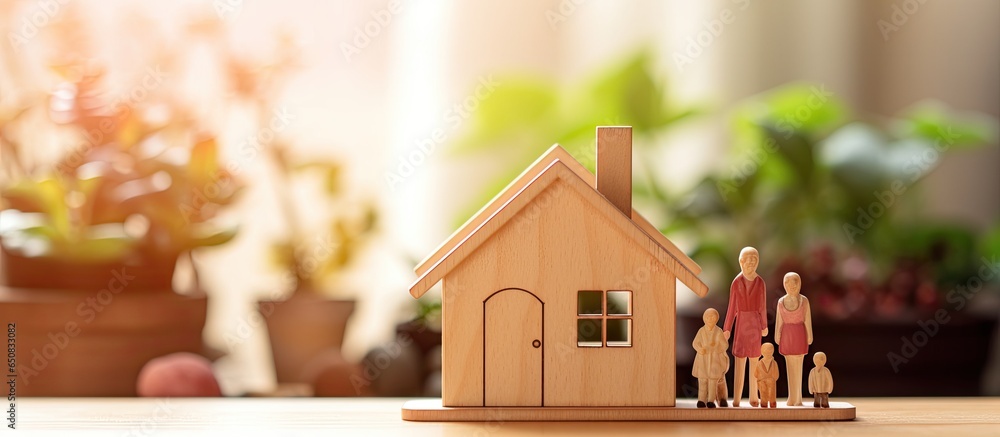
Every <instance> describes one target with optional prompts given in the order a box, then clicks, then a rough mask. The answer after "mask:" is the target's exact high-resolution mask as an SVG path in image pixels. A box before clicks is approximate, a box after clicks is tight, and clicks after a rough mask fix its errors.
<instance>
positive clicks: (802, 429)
mask: <svg viewBox="0 0 1000 437" xmlns="http://www.w3.org/2000/svg"><path fill="white" fill-rule="evenodd" d="M840 400H844V401H848V402H851V403H852V404H854V405H855V406H857V415H858V418H857V420H854V421H851V422H766V423H762V422H751V423H748V422H729V423H718V422H715V423H712V422H589V423H582V422H549V423H526V422H508V423H488V422H486V423H484V422H479V423H419V422H405V421H403V420H401V419H400V407H401V406H402V404H403V402H404V401H405V400H404V399H351V398H339V399H337V398H328V399H317V398H305V399H275V398H258V399H254V398H224V399H117V398H116V399H108V398H97V399H91V398H63V399H54V398H52V399H44V398H36V399H31V398H28V399H24V398H22V399H18V402H17V430H18V431H34V430H39V431H50V432H51V433H52V434H54V435H69V434H66V431H70V430H73V431H91V433H85V434H93V435H116V436H133V435H134V436H161V435H192V434H199V433H192V431H204V433H203V434H205V435H230V434H231V435H246V434H247V432H257V431H267V430H272V431H279V430H281V431H288V432H287V433H282V434H275V435H279V436H285V435H287V436H292V435H295V436H299V435H325V436H344V435H364V436H380V435H391V436H397V435H406V436H515V435H536V434H541V433H546V434H555V435H565V436H582V435H621V434H625V433H628V434H635V435H658V436H662V435H715V436H748V435H749V436H761V437H765V436H778V435H787V434H791V433H796V434H800V435H808V436H835V435H845V436H856V435H860V436H864V435H872V436H883V435H892V434H909V435H914V436H915V435H928V434H931V435H936V436H937V435H942V436H946V437H957V436H964V435H989V436H997V435H1000V398H896V399H886V398H851V399H840ZM8 431H9V430H8ZM692 433H693V434H692ZM73 435H78V434H77V433H74V434H73Z"/></svg>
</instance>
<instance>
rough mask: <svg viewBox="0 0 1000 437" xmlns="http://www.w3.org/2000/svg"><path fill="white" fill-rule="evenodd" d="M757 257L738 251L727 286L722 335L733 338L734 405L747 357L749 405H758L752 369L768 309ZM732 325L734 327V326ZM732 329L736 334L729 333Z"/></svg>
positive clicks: (737, 401) (747, 249)
mask: <svg viewBox="0 0 1000 437" xmlns="http://www.w3.org/2000/svg"><path fill="white" fill-rule="evenodd" d="M759 262H760V254H758V253H757V249H754V248H752V247H744V248H743V250H741V251H740V273H739V274H738V275H736V278H735V279H733V284H732V286H730V287H729V309H727V310H726V323H725V324H724V325H723V328H722V330H723V335H724V336H725V337H726V340H729V337H730V336H732V337H733V356H734V357H736V365H735V366H734V370H735V372H734V373H735V375H734V376H733V406H734V407H738V406H740V398H742V397H743V378H744V377H745V376H746V374H747V358H749V359H750V370H749V372H750V396H749V397H750V405H751V406H753V407H756V406H757V404H758V403H759V402H760V398H759V395H760V394H759V392H758V391H757V379H756V378H754V377H753V370H754V368H755V367H756V366H757V360H758V357H760V344H761V337H764V336H765V335H767V310H766V309H765V306H766V302H765V299H766V297H767V296H766V293H765V290H766V288H765V286H764V279H763V278H761V277H760V275H758V274H757V264H758V263H759ZM734 322H735V326H734ZM734 328H735V334H731V332H732V331H733V330H734Z"/></svg>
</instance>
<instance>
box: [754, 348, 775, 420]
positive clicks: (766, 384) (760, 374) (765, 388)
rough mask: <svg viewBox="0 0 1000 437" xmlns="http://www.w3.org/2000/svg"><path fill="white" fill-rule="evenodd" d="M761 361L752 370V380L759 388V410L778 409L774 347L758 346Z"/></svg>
mask: <svg viewBox="0 0 1000 437" xmlns="http://www.w3.org/2000/svg"><path fill="white" fill-rule="evenodd" d="M760 354H761V359H760V361H759V362H757V365H756V366H755V367H754V369H753V378H754V379H756V380H757V386H758V387H760V406H761V408H778V400H777V395H776V393H775V392H776V386H777V383H778V363H776V362H775V361H774V345H772V344H771V343H764V344H762V345H761V346H760Z"/></svg>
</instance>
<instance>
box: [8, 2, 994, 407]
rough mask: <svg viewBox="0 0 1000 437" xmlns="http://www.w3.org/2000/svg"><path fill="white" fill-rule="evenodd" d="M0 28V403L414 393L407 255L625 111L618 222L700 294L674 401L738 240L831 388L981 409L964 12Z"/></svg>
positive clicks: (692, 309) (977, 9)
mask: <svg viewBox="0 0 1000 437" xmlns="http://www.w3.org/2000/svg"><path fill="white" fill-rule="evenodd" d="M0 26H2V27H0V30H2V33H3V35H5V38H4V41H3V43H2V44H0V146H2V159H0V160H2V163H0V167H2V174H0V184H2V188H3V193H2V194H3V203H2V213H0V246H2V249H3V250H2V270H3V274H2V278H0V279H2V287H0V320H2V321H4V322H7V323H16V336H17V345H18V352H17V353H18V356H17V359H18V366H19V370H18V374H19V376H20V377H21V378H22V380H24V383H23V384H22V385H21V386H20V390H21V391H20V392H19V393H21V394H22V395H42V396H133V395H137V394H138V395H162V394H171V393H175V394H176V393H183V394H188V395H192V394H200V395H227V396H311V395H316V396H418V395H429V396H434V395H438V394H439V393H440V372H439V369H440V349H439V345H440V332H439V331H438V328H439V326H440V325H439V314H440V304H439V303H438V302H439V299H440V294H439V293H438V292H431V293H428V295H427V296H425V297H424V298H422V299H421V301H419V302H417V301H413V300H412V298H411V297H410V296H409V295H408V293H407V292H406V289H407V288H408V286H409V284H410V282H412V280H413V279H415V276H414V275H413V273H412V268H413V267H414V266H415V265H416V264H417V263H418V262H419V260H420V259H422V258H423V257H424V256H425V255H427V254H429V253H430V252H431V251H432V250H433V249H434V248H436V247H437V245H438V244H440V243H441V242H443V241H444V240H445V239H446V238H447V236H448V235H449V234H450V233H451V232H452V231H454V230H455V229H456V228H457V227H458V226H459V225H461V223H463V222H464V221H465V220H466V219H467V218H469V217H470V216H471V215H472V214H473V213H474V212H475V211H476V210H478V209H479V208H480V207H481V206H483V205H484V204H485V203H486V202H487V201H488V200H489V199H490V198H491V197H492V196H493V195H494V194H496V193H497V192H498V191H499V190H500V189H502V188H503V187H504V186H505V185H506V184H507V183H508V182H510V181H511V180H512V179H513V178H514V177H515V176H516V175H517V174H518V173H519V172H520V171H521V170H523V169H524V168H525V167H526V166H527V165H528V164H529V163H530V162H532V161H533V160H534V159H535V158H536V157H538V156H539V155H540V154H541V153H542V152H543V151H544V150H545V149H547V148H548V147H549V146H550V145H552V144H554V143H559V144H562V145H563V146H564V147H566V149H567V150H569V151H570V153H572V154H573V155H574V156H575V157H577V158H578V159H579V160H580V161H581V162H583V163H584V164H585V165H586V166H588V167H590V168H591V169H593V161H594V127H595V126H597V125H630V126H633V128H634V148H635V150H634V156H635V158H634V169H635V170H634V171H635V174H634V178H635V181H634V189H635V193H634V196H635V201H634V203H635V205H636V208H637V209H639V210H640V211H642V212H643V214H644V215H646V216H647V217H649V218H650V220H651V221H653V222H654V223H655V224H656V225H657V226H658V227H659V228H660V229H661V230H662V231H663V232H664V233H665V234H666V235H667V236H668V237H669V238H671V239H672V240H673V241H674V242H675V243H677V245H678V246H679V247H681V248H682V249H683V250H685V251H686V252H687V253H689V254H690V255H691V256H692V257H693V258H694V259H695V260H696V261H697V262H698V263H699V264H701V265H702V267H703V268H704V270H705V271H704V273H703V274H702V275H701V277H702V278H703V279H704V280H705V281H706V283H708V284H709V286H710V289H711V292H710V295H709V297H708V298H707V299H706V300H704V301H698V300H697V299H696V298H693V294H691V293H684V292H683V291H680V292H678V305H679V312H680V317H679V318H678V320H679V322H678V325H679V326H678V333H677V344H678V351H679V352H678V374H679V377H678V381H679V387H678V391H679V394H680V395H681V396H686V397H691V396H692V395H694V394H696V391H695V392H691V389H692V387H696V385H692V384H691V382H692V379H691V378H690V377H689V375H690V370H689V369H690V368H689V366H690V361H691V360H692V359H693V356H692V354H691V352H690V351H688V349H689V348H688V347H687V346H686V345H687V344H690V341H691V338H693V335H694V329H696V328H697V326H699V325H700V324H701V317H700V314H701V311H702V310H703V309H704V307H706V306H715V307H717V308H719V307H722V308H724V307H725V302H726V299H727V294H728V285H729V283H730V281H731V280H732V278H733V276H734V275H735V274H736V273H737V272H738V265H737V256H738V253H739V249H740V248H741V247H743V246H745V245H753V246H756V247H757V248H758V249H760V251H761V258H762V259H761V265H760V272H761V273H762V275H764V277H765V279H766V280H767V283H768V298H769V304H768V306H769V308H770V312H771V314H772V317H773V312H774V311H773V309H774V304H775V302H776V300H777V299H778V298H779V297H780V296H782V295H783V294H784V291H783V289H782V286H781V280H780V278H781V276H782V275H784V273H785V272H787V271H797V272H799V273H800V274H801V275H802V277H803V287H802V293H803V294H804V295H806V296H807V297H809V299H811V300H812V302H813V319H814V324H815V328H814V329H815V332H816V340H815V343H814V345H813V348H812V349H813V350H823V351H826V352H827V353H828V354H829V356H830V361H829V366H830V368H831V369H832V370H833V372H834V374H835V375H836V378H837V387H838V393H837V395H840V396H866V395H879V396H905V395H925V396H929V395H998V394H1000V348H997V347H996V345H997V323H996V321H997V318H998V316H1000V304H998V301H1000V293H998V289H1000V286H998V285H1000V279H998V278H1000V171H998V170H1000V149H998V147H997V124H998V121H997V120H998V118H997V117H998V114H1000V80H998V78H1000V3H997V2H995V1H990V0H962V1H956V2H948V3H938V2H918V1H915V0H896V1H889V0H877V1H860V0H859V1H840V2H832V1H791V0H783V1H767V2H764V1H757V0H713V1H705V2H681V1H668V2H664V1H652V0H643V1H636V2H629V3H627V4H623V3H622V2H612V1H597V0H590V1H588V0H560V1H556V0H546V1H535V0H531V1H528V0H515V1H508V2H502V3H501V2H488V3H484V2H476V3H462V2H449V1H429V2H420V3H419V4H417V3H413V2H400V1H396V0H391V1H388V2H385V1H364V2H324V1H318V0H313V1H310V0H302V1H283V2H278V1H256V2H250V1H244V0H203V1H178V2H143V3H138V2H127V1H84V0H24V1H18V0H3V1H2V2H0ZM772 323H773V319H772ZM144 367H145V368H144ZM192 374H194V375H200V377H198V378H194V377H190V375H192ZM177 375H188V376H185V377H184V378H181V379H182V381H179V377H178V376H177ZM685 383H686V384H685ZM171 390H176V391H171ZM780 390H781V389H780V388H779V396H780V395H782V393H780Z"/></svg>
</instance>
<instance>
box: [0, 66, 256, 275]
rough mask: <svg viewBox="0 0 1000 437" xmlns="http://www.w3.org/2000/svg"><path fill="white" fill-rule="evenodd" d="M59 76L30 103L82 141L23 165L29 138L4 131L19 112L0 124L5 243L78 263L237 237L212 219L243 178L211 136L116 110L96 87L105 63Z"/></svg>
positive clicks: (136, 111)
mask: <svg viewBox="0 0 1000 437" xmlns="http://www.w3.org/2000/svg"><path fill="white" fill-rule="evenodd" d="M64 79H65V81H64V82H63V83H62V84H61V85H60V86H59V87H57V89H56V91H54V92H53V93H52V95H51V96H50V97H49V99H48V101H47V102H44V103H47V105H45V104H39V105H36V106H35V108H38V109H42V110H47V111H48V113H49V115H50V119H51V122H53V123H54V125H53V126H52V128H53V129H64V130H65V131H67V133H68V135H69V138H72V139H73V141H75V142H76V144H81V145H80V146H79V147H76V148H73V149H70V150H69V151H68V152H67V153H66V154H65V155H64V156H63V157H62V159H61V160H60V161H59V162H57V163H56V164H55V165H54V166H51V167H45V168H28V165H27V164H25V163H24V162H22V160H21V157H20V151H21V150H24V147H28V144H23V143H22V142H21V140H19V139H18V138H17V137H16V136H14V135H11V134H10V133H11V132H12V131H13V129H12V128H13V126H14V125H16V124H17V123H18V122H19V121H20V119H21V117H20V116H18V117H11V118H9V119H6V120H3V123H2V124H0V131H2V132H3V138H2V141H0V143H2V144H3V145H4V152H5V160H7V164H8V166H7V167H6V169H7V170H8V178H7V179H8V182H6V183H5V184H4V185H3V186H2V187H0V194H2V199H3V205H2V208H0V209H2V210H3V211H2V213H0V214H2V216H3V220H2V225H0V237H2V244H3V247H4V249H5V250H7V251H9V252H10V253H12V254H15V255H19V256H24V257H42V258H51V259H58V260H62V261H66V262H71V263H79V264H103V263H140V264H157V265H160V264H169V265H172V263H174V262H176V260H177V258H178V257H179V256H180V255H182V254H184V253H187V252H189V251H191V250H193V249H195V248H198V247H204V246H215V245H220V244H223V243H226V242H227V241H229V240H231V239H232V238H233V237H234V236H235V234H236V229H235V227H224V226H221V225H219V224H218V223H217V222H216V220H214V218H215V217H216V216H217V215H218V213H219V212H220V210H221V209H222V208H224V207H225V206H228V205H230V204H232V202H234V201H235V200H236V198H237V197H238V194H239V192H240V191H241V190H242V188H243V185H242V183H241V182H240V181H239V180H238V179H237V178H235V177H234V176H233V175H232V174H230V173H229V172H228V171H226V170H225V169H224V168H222V166H221V165H220V162H219V159H218V144H217V143H216V140H215V138H214V137H212V136H209V135H207V134H204V133H198V132H196V129H195V128H194V124H193V123H190V122H188V121H186V120H181V119H175V120H173V121H172V122H171V123H165V124H159V125H153V124H150V123H149V122H147V121H146V120H144V118H143V117H142V114H141V111H140V108H136V107H133V106H131V105H128V104H126V103H123V102H119V103H118V104H117V105H116V106H114V107H112V106H111V104H110V103H109V102H108V101H107V100H106V99H104V98H103V96H102V94H101V83H102V80H103V71H102V70H94V71H90V72H88V73H87V74H84V75H75V76H73V75H67V76H65V77H64ZM26 113H28V111H27V110H25V111H22V112H20V114H26ZM177 152H179V153H177Z"/></svg>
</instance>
